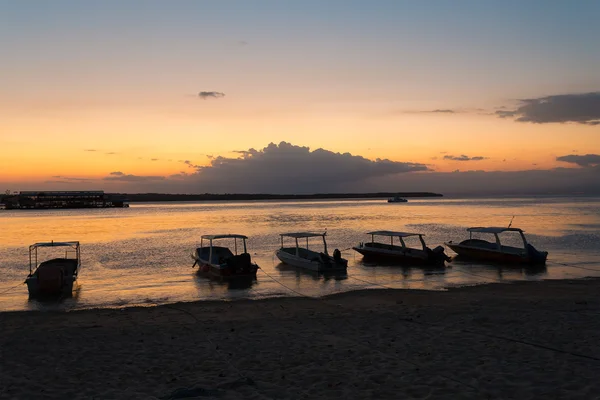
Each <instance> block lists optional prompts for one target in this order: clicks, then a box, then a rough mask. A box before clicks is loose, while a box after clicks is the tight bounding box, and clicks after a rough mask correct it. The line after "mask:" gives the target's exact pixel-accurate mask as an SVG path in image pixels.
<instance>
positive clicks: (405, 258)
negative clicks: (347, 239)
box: [352, 246, 444, 265]
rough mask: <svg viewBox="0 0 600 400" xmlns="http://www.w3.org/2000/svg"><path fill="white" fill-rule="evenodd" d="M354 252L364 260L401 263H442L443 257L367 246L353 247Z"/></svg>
mask: <svg viewBox="0 0 600 400" xmlns="http://www.w3.org/2000/svg"><path fill="white" fill-rule="evenodd" d="M352 249H354V250H355V251H356V252H358V253H360V254H362V256H363V257H364V258H365V259H366V260H372V261H383V262H388V263H389V262H393V263H398V264H403V265H443V264H444V257H443V256H437V257H436V256H435V255H428V254H427V253H425V252H422V253H421V252H419V253H418V254H411V253H400V252H385V251H382V250H381V249H371V248H368V247H358V246H357V247H353V248H352Z"/></svg>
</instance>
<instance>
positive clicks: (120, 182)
mask: <svg viewBox="0 0 600 400" xmlns="http://www.w3.org/2000/svg"><path fill="white" fill-rule="evenodd" d="M238 154H239V157H231V158H230V157H213V158H210V164H209V165H208V166H198V165H195V164H194V163H193V162H191V161H189V160H181V163H182V166H183V165H185V167H184V168H185V169H186V170H187V171H181V172H179V173H176V174H173V175H170V176H140V175H133V174H128V173H126V172H123V171H114V172H111V173H110V174H109V175H108V176H106V177H104V178H103V179H99V180H98V179H97V180H90V181H86V180H85V179H84V178H68V177H63V176H55V177H53V178H54V179H55V180H53V181H48V182H45V183H37V184H35V185H34V184H32V185H31V187H29V185H28V186H26V187H20V188H19V190H28V189H31V190H39V189H54V190H60V189H61V188H65V189H70V190H76V189H90V188H98V189H104V190H106V191H117V192H128V193H147V192H154V193H156V192H160V193H277V194H310V193H325V192H327V193H335V192H346V193H352V192H354V193H360V192H376V191H398V192H401V191H418V192H439V193H443V194H446V195H452V194H454V195H495V194H498V195H500V194H506V195H510V194H548V193H552V194H557V193H562V194H569V193H587V194H600V155H597V154H586V155H573V154H571V155H564V156H560V157H557V160H558V161H561V162H564V163H565V165H569V166H570V168H555V169H551V170H527V171H516V172H485V171H455V172H435V171H431V170H430V169H429V168H428V166H426V165H425V164H420V163H411V162H397V161H390V160H382V159H377V160H369V159H366V158H364V157H361V156H356V155H352V154H349V153H343V154H342V153H335V152H332V151H328V150H324V149H316V150H312V151H311V150H310V149H309V148H308V147H302V146H295V145H292V144H290V143H286V142H281V143H279V144H273V143H271V144H269V145H268V146H267V147H265V148H263V149H260V150H256V149H249V150H244V151H239V152H238ZM447 157H453V158H459V159H460V160H462V161H470V160H473V159H478V157H480V156H476V157H469V156H464V155H462V156H447ZM467 159H468V160H467ZM461 165H462V164H461ZM465 165H468V164H465ZM10 186H11V185H9V186H7V188H9V187H10ZM12 186H14V185H12ZM34 186H35V187H34Z"/></svg>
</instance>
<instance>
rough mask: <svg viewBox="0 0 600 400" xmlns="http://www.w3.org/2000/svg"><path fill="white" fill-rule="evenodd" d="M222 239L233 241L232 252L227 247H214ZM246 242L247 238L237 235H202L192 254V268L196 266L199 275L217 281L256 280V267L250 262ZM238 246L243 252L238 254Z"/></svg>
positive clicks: (250, 258)
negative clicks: (198, 245) (217, 279)
mask: <svg viewBox="0 0 600 400" xmlns="http://www.w3.org/2000/svg"><path fill="white" fill-rule="evenodd" d="M222 239H233V252H232V251H231V250H230V249H229V248H228V247H224V246H215V245H214V242H215V241H217V240H222ZM246 240H248V237H247V236H244V235H238V234H223V235H203V236H201V237H200V247H198V248H196V249H195V250H194V251H193V252H192V259H193V260H194V265H193V266H192V267H195V266H196V265H197V266H198V272H199V273H201V274H204V275H207V276H209V277H214V278H219V279H232V278H256V272H257V271H258V265H256V264H255V263H253V262H252V257H251V256H250V254H249V253H248V250H247V247H246ZM240 242H241V243H240ZM206 244H208V245H206ZM239 245H241V249H243V252H241V253H239V254H238V248H239V247H240V246H239Z"/></svg>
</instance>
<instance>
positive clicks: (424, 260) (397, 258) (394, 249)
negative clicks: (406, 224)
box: [352, 231, 450, 265]
mask: <svg viewBox="0 0 600 400" xmlns="http://www.w3.org/2000/svg"><path fill="white" fill-rule="evenodd" d="M367 235H371V241H370V242H365V243H360V244H359V245H358V246H354V247H353V248H352V249H354V250H355V251H357V252H358V253H360V254H362V255H363V256H364V257H365V258H366V259H375V260H383V261H394V262H399V263H407V264H427V265H443V264H444V261H448V260H450V257H448V256H447V255H446V254H445V253H444V248H443V247H442V246H437V247H436V248H434V249H430V248H429V247H427V244H425V240H424V239H423V236H425V235H423V234H421V233H408V232H393V231H375V232H368V233H367ZM375 236H385V237H389V238H390V241H389V244H388V243H381V242H376V241H375ZM415 236H418V238H419V242H420V244H421V248H420V249H419V248H414V247H409V246H407V245H406V242H405V241H404V239H406V238H408V237H415ZM394 238H398V241H397V242H396V244H394Z"/></svg>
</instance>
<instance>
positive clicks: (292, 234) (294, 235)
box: [279, 232, 327, 239]
mask: <svg viewBox="0 0 600 400" xmlns="http://www.w3.org/2000/svg"><path fill="white" fill-rule="evenodd" d="M325 235H327V232H325V233H315V232H290V233H281V234H280V235H279V236H287V237H292V238H296V239H299V238H309V237H320V236H325Z"/></svg>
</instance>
